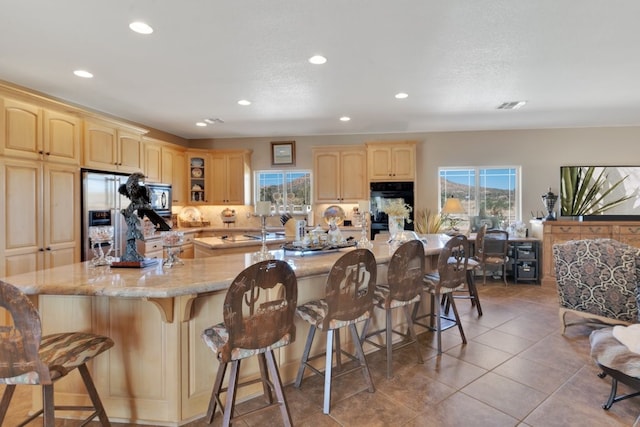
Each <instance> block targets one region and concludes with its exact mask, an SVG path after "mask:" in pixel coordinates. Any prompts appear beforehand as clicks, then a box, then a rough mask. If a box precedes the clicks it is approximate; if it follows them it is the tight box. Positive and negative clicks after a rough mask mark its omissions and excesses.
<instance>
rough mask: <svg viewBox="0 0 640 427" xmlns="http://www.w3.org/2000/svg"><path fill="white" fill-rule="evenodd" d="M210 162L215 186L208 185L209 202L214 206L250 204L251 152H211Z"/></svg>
mask: <svg viewBox="0 0 640 427" xmlns="http://www.w3.org/2000/svg"><path fill="white" fill-rule="evenodd" d="M210 161H211V168H210V171H211V172H210V174H211V178H212V179H213V182H212V184H215V185H210V190H211V191H209V193H208V198H209V202H210V203H211V204H214V205H245V204H249V203H251V196H250V189H251V184H250V179H251V152H250V151H248V150H242V151H212V152H211V157H210Z"/></svg>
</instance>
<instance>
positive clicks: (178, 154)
mask: <svg viewBox="0 0 640 427" xmlns="http://www.w3.org/2000/svg"><path fill="white" fill-rule="evenodd" d="M186 178H187V157H186V154H185V153H184V151H180V150H176V149H173V148H170V147H162V182H165V183H168V184H171V195H172V197H173V200H172V203H173V204H174V205H184V204H186V203H187V199H186V197H185V194H186V192H185V189H186Z"/></svg>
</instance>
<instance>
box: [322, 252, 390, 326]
mask: <svg viewBox="0 0 640 427" xmlns="http://www.w3.org/2000/svg"><path fill="white" fill-rule="evenodd" d="M376 278H377V265H376V260H375V257H374V256H373V253H372V252H371V251H370V250H368V249H355V250H353V251H350V252H347V253H346V254H344V255H342V256H341V257H340V258H338V260H337V261H336V262H335V263H334V264H333V267H331V271H330V272H329V277H328V278H327V284H326V295H325V299H326V302H327V306H328V311H327V315H326V317H325V318H324V322H323V329H324V330H328V329H331V325H332V324H335V323H340V321H350V320H354V319H358V318H359V317H361V316H363V315H365V314H368V315H370V314H371V312H372V310H373V293H374V291H375V287H376ZM336 321H337V322H336Z"/></svg>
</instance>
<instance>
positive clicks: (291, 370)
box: [2, 235, 448, 426]
mask: <svg viewBox="0 0 640 427" xmlns="http://www.w3.org/2000/svg"><path fill="white" fill-rule="evenodd" d="M424 237H426V239H427V244H426V252H427V261H428V262H427V265H431V266H435V265H436V264H435V262H434V258H435V259H437V256H438V254H439V252H440V250H441V248H442V245H443V243H444V242H446V240H447V239H448V237H447V236H442V235H427V236H424ZM249 249H250V250H252V251H253V250H255V246H253V247H251V248H249ZM347 250H352V249H341V250H340V251H335V252H330V253H321V254H313V255H305V256H300V255H297V254H295V253H289V252H285V251H283V250H277V251H273V253H274V255H275V257H276V258H277V259H284V260H286V261H287V262H288V263H289V264H290V265H291V266H292V267H293V269H294V271H295V273H296V276H297V278H298V303H303V302H305V301H309V300H311V299H315V298H320V297H323V296H324V285H325V281H326V277H327V273H328V272H329V270H330V268H331V266H332V265H333V264H334V262H335V261H336V260H337V259H338V258H339V257H340V256H341V255H342V253H344V251H347ZM372 251H373V253H374V255H375V257H376V261H377V263H378V282H382V281H384V280H385V279H386V265H387V264H388V262H389V259H390V257H391V254H392V251H393V250H392V248H391V247H390V246H389V245H388V244H387V243H382V242H374V247H373V249H372ZM183 261H184V264H183V265H179V266H174V267H173V268H163V267H162V263H161V262H158V263H157V264H156V265H155V266H153V267H147V268H143V269H131V268H113V267H108V266H106V267H91V266H90V265H89V263H88V262H84V263H78V264H73V265H68V266H64V267H57V268H53V269H49V270H41V271H35V272H32V273H26V274H20V275H15V276H10V277H6V278H3V279H2V280H4V281H6V282H8V283H11V284H13V285H15V286H17V287H18V288H20V289H21V290H22V291H23V292H25V293H26V294H28V295H29V296H30V297H31V299H32V301H34V302H35V303H36V304H38V307H39V310H40V314H41V317H42V326H43V333H44V334H49V333H55V332H61V331H92V332H96V333H99V334H104V335H107V336H109V337H111V338H112V339H113V340H114V341H115V343H116V344H115V346H114V347H113V348H112V349H111V350H109V351H108V352H107V353H105V354H103V355H101V356H100V357H98V358H96V359H95V360H94V362H93V364H92V365H91V370H92V375H93V377H94V380H95V382H96V386H97V388H98V392H99V393H100V396H101V398H102V401H103V403H104V405H105V407H106V410H107V414H108V415H109V418H110V419H111V420H112V421H114V422H127V423H137V424H149V425H155V426H179V425H182V424H186V423H188V422H190V421H192V420H194V419H198V418H200V417H202V416H203V415H204V413H205V412H206V409H207V405H208V402H209V398H210V395H211V389H212V386H213V380H214V377H215V373H216V371H217V368H218V363H217V361H216V360H215V358H214V356H213V354H212V353H211V351H210V350H209V349H208V348H207V347H206V346H205V345H204V343H203V341H202V339H201V338H200V334H201V332H202V331H203V330H204V329H205V328H206V327H208V326H211V325H213V324H215V323H218V322H221V321H222V304H223V300H224V297H225V294H226V290H227V288H228V286H229V284H230V283H231V281H232V280H233V279H234V278H235V276H236V275H237V274H238V273H239V272H240V271H242V270H243V269H244V268H246V267H247V266H249V265H250V264H251V262H252V259H251V253H246V254H235V255H223V256H216V257H208V258H201V259H185V260H183ZM376 314H377V316H376V319H375V323H376V324H377V325H376V326H380V325H384V316H383V314H382V313H377V312H376ZM394 321H395V322H396V324H397V325H399V324H400V323H401V321H402V320H401V316H400V313H398V315H397V317H396V318H395V320H394ZM296 328H297V331H296V340H295V342H294V343H292V344H291V345H289V346H287V347H284V348H282V349H279V350H277V351H276V352H275V353H276V354H275V355H276V360H277V362H278V363H279V367H280V374H281V376H282V380H283V382H284V383H285V384H286V383H292V382H293V380H294V379H295V375H296V372H297V369H298V364H299V360H300V357H301V355H302V351H303V349H304V343H305V338H306V336H307V333H308V323H307V322H304V321H302V320H300V319H298V318H296ZM341 338H342V340H343V344H342V345H343V347H344V348H346V349H350V348H351V346H350V337H349V334H346V333H345V334H341ZM316 342H317V345H316V346H315V347H314V348H313V349H312V353H313V354H317V353H320V352H321V351H323V350H324V346H323V344H322V343H323V341H322V340H316ZM366 350H367V351H373V350H375V348H374V347H372V346H371V347H369V348H366ZM323 361H324V359H319V360H318V368H320V367H321V365H322V364H323V363H324V362H323ZM241 377H242V378H243V379H245V380H246V379H248V378H257V377H259V369H258V366H257V364H256V363H255V361H254V360H250V361H247V362H245V363H244V364H243V365H242V370H241ZM252 387H253V386H252ZM259 387H260V386H259V385H258V384H256V385H255V387H254V388H251V387H245V388H243V389H240V391H239V394H238V399H239V400H241V399H243V398H246V397H248V396H250V395H253V394H258V393H260V392H261V389H259ZM55 399H56V404H60V405H65V404H70V403H74V404H78V403H82V402H85V401H86V402H88V397H87V396H86V395H85V391H84V386H83V385H82V381H81V379H80V378H79V376H70V378H66V379H63V380H62V381H61V382H60V383H59V384H57V385H56V396H55ZM321 400H322V396H321V395H318V405H321ZM40 401H41V398H40V391H39V389H35V388H34V392H33V406H34V408H37V407H39V406H40ZM71 415H73V414H71Z"/></svg>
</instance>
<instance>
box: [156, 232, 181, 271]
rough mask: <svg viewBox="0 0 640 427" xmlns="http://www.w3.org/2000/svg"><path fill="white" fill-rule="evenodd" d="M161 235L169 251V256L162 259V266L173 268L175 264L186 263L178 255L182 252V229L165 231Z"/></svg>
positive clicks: (165, 247) (164, 246) (163, 243)
mask: <svg viewBox="0 0 640 427" xmlns="http://www.w3.org/2000/svg"><path fill="white" fill-rule="evenodd" d="M160 236H161V237H160V240H161V241H162V246H163V248H164V250H165V251H166V252H167V257H166V258H165V259H164V260H163V261H162V266H163V267H166V268H171V267H173V266H174V265H182V264H184V263H183V262H182V260H181V259H180V257H179V256H178V255H180V252H182V244H183V243H184V233H183V232H182V231H163V232H162V233H161V234H160Z"/></svg>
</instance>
